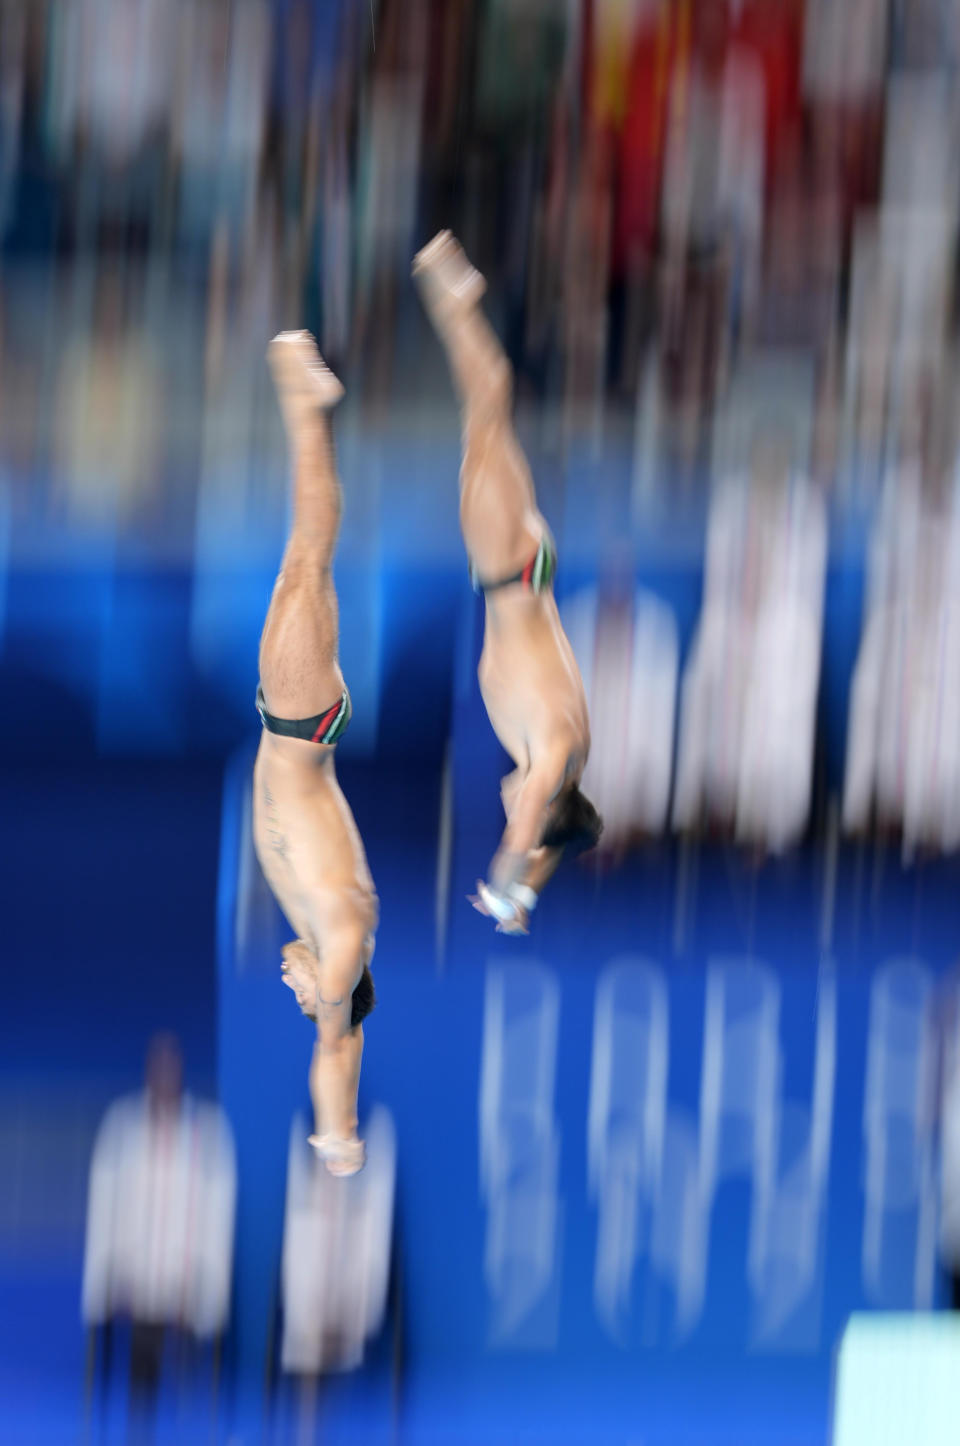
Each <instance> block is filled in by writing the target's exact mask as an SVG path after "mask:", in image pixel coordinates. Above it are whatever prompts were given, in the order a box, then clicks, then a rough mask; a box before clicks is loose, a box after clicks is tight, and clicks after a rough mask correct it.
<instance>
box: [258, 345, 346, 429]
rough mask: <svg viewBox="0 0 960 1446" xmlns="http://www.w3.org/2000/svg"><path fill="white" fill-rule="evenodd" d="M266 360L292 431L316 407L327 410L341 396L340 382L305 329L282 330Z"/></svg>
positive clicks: (306, 419) (269, 349) (307, 418)
mask: <svg viewBox="0 0 960 1446" xmlns="http://www.w3.org/2000/svg"><path fill="white" fill-rule="evenodd" d="M267 360H268V361H269V363H270V370H271V372H272V373H273V381H274V385H275V387H276V389H277V395H278V396H279V398H280V407H281V410H282V412H283V417H284V421H285V422H286V424H287V427H288V429H289V430H291V431H296V430H297V429H298V428H299V427H300V426H302V425H303V423H304V422H305V421H308V420H309V418H310V415H311V413H313V412H315V411H316V410H317V409H318V408H319V409H320V410H322V411H329V410H330V408H331V407H335V406H336V405H337V403H338V402H339V401H340V399H341V398H342V396H343V383H342V382H341V381H340V379H339V378H338V377H335V376H334V374H333V372H332V371H331V370H330V368H329V367H328V366H327V364H326V362H325V361H324V359H323V357H322V356H321V355H320V353H319V351H318V350H317V343H316V342H315V341H314V339H313V337H312V336H311V335H310V333H309V332H308V331H282V332H281V333H280V335H279V336H275V337H274V338H273V341H272V342H271V343H270V345H269V346H268V347H267Z"/></svg>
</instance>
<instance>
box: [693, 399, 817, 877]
mask: <svg viewBox="0 0 960 1446" xmlns="http://www.w3.org/2000/svg"><path fill="white" fill-rule="evenodd" d="M826 553H827V522H826V512H825V509H824V505H823V501H822V499H821V497H820V495H819V493H818V492H817V491H816V490H815V489H813V488H812V487H811V485H810V484H809V482H808V481H807V480H806V478H804V477H803V476H801V475H799V474H798V473H797V472H796V471H795V470H793V468H792V467H791V458H790V449H789V440H788V434H784V433H783V432H781V431H779V430H778V429H777V428H776V427H775V426H774V427H772V428H770V427H766V428H764V429H763V431H762V432H761V434H760V435H759V437H758V438H757V441H756V444H755V447H754V452H753V458H752V463H751V470H750V474H749V476H748V477H747V478H746V479H743V478H736V477H734V478H731V479H729V480H727V481H725V482H724V483H722V484H721V485H720V486H719V487H718V488H717V490H716V492H715V495H714V498H713V501H712V503H711V508H710V518H709V522H708V528H707V561H706V575H705V579H704V600H703V611H702V613H701V618H700V624H699V627H698V629H697V634H696V637H695V639H694V643H693V647H692V649H691V654H690V660H689V662H688V664H687V668H686V672H685V675H684V682H683V694H682V711H681V721H680V739H679V750H678V756H677V781H676V793H675V797H674V813H673V820H674V825H675V827H677V828H680V829H689V828H693V827H695V826H696V825H697V824H698V823H699V822H700V820H701V819H702V818H704V817H705V818H706V819H707V821H708V822H711V823H714V824H716V825H719V826H720V827H722V828H724V829H733V830H734V831H735V833H736V836H737V838H738V839H739V840H741V841H742V842H744V843H749V844H752V845H753V846H755V847H757V848H762V849H766V850H769V851H771V852H775V853H776V852H780V851H781V850H783V849H784V848H786V847H788V846H789V845H790V844H793V843H795V842H797V840H798V839H799V837H800V835H801V834H802V832H803V829H804V827H805V825H806V821H807V815H808V812H809V808H810V796H811V788H812V781H813V756H814V735H815V725H816V702H817V691H818V686H819V677H820V646H821V630H822V625H823V592H824V583H825V574H826Z"/></svg>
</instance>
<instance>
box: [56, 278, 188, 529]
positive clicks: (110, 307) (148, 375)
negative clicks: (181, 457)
mask: <svg viewBox="0 0 960 1446" xmlns="http://www.w3.org/2000/svg"><path fill="white" fill-rule="evenodd" d="M130 289H131V284H130V281H129V280H128V279H126V278H124V276H123V275H122V274H121V273H120V271H119V270H118V268H117V267H116V264H115V263H114V264H111V262H110V261H109V260H108V261H106V262H105V263H103V264H102V265H101V269H100V273H99V276H98V277H97V282H96V292H95V295H94V300H93V316H92V324H91V328H90V330H89V332H88V331H87V330H86V328H81V329H80V330H78V331H77V332H76V333H75V334H74V335H73V336H72V337H71V336H69V335H68V338H67V341H66V344H65V346H64V349H63V353H62V356H61V358H60V375H59V387H58V391H59V397H58V403H57V410H56V426H57V439H56V446H57V457H58V468H57V470H58V473H59V478H60V485H61V488H62V493H63V497H64V502H65V511H66V513H67V518H68V520H69V522H70V523H72V524H75V525H77V526H79V527H81V528H92V529H94V530H96V531H99V532H105V533H107V534H109V533H111V532H112V531H113V529H114V527H119V528H120V529H121V530H122V529H123V528H125V527H126V526H127V525H128V524H129V523H130V521H131V519H133V518H134V517H136V516H138V515H139V516H140V517H141V518H143V517H144V515H145V514H146V512H147V508H148V505H149V501H150V498H151V494H152V492H153V490H154V488H155V486H156V482H157V477H158V464H159V458H160V446H161V439H162V436H163V430H162V403H161V380H160V375H159V372H158V369H157V367H156V364H155V362H154V358H153V354H152V347H151V344H150V342H149V340H148V338H147V335H146V332H145V330H143V329H142V328H141V326H140V325H139V322H138V319H137V318H136V317H135V316H134V315H133V314H132V307H131V304H130V300H129V294H130Z"/></svg>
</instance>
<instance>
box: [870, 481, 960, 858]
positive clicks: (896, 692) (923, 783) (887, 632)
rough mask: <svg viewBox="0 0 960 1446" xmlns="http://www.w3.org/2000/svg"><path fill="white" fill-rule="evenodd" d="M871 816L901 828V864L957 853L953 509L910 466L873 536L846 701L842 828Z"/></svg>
mask: <svg viewBox="0 0 960 1446" xmlns="http://www.w3.org/2000/svg"><path fill="white" fill-rule="evenodd" d="M874 810H875V811H876V814H877V817H878V819H879V821H880V822H881V824H884V825H888V826H889V825H898V826H900V827H902V832H903V852H904V856H905V858H910V857H911V856H912V854H913V853H914V851H915V850H916V849H917V848H918V847H927V848H934V849H937V850H940V851H945V852H948V851H952V850H954V849H956V848H957V847H958V846H960V508H958V507H957V502H956V488H955V487H954V488H952V489H951V491H950V493H949V494H948V495H947V496H946V497H945V498H939V499H938V498H936V497H934V496H932V495H931V493H930V492H929V490H925V489H924V488H923V487H922V486H921V482H920V478H919V474H918V470H917V469H916V468H915V467H913V466H910V465H903V466H901V467H900V468H899V469H898V470H897V471H896V472H895V473H894V474H893V475H892V476H891V478H890V479H889V480H888V487H887V490H886V494H885V497H884V500H883V503H882V506H881V509H880V514H879V517H878V520H877V524H876V527H875V530H874V537H873V541H872V549H871V558H870V570H869V577H868V586H867V602H866V608H865V617H864V628H863V638H862V642H861V647H860V653H859V655H858V658H857V665H856V669H855V671H854V677H853V685H852V688H851V695H850V712H849V721H848V733H847V766H846V776H845V779H844V801H843V822H844V827H845V828H846V829H848V830H862V829H864V828H865V827H866V826H867V825H868V823H869V822H870V820H871V817H872V816H873V813H874Z"/></svg>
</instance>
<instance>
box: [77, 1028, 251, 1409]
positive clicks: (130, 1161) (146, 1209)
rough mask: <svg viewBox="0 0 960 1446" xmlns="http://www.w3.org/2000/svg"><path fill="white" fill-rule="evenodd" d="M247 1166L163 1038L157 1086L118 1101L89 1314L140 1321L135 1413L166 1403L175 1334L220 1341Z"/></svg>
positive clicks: (95, 1178) (155, 1063)
mask: <svg viewBox="0 0 960 1446" xmlns="http://www.w3.org/2000/svg"><path fill="white" fill-rule="evenodd" d="M235 1194H236V1166H235V1163H234V1152H233V1142H232V1137H231V1134H230V1129H229V1126H228V1124H227V1121H226V1119H225V1117H224V1115H223V1113H222V1111H221V1110H220V1109H219V1107H218V1106H217V1105H215V1104H212V1103H208V1102H206V1101H200V1100H195V1099H193V1098H192V1097H191V1096H190V1095H188V1094H186V1093H184V1091H183V1082H182V1062H181V1058H180V1051H179V1047H178V1046H177V1043H176V1041H175V1040H173V1039H172V1038H170V1037H168V1036H166V1035H160V1036H158V1037H157V1038H156V1039H154V1041H153V1043H152V1044H151V1046H150V1052H149V1055H148V1058H147V1075H146V1089H145V1090H144V1092H143V1093H142V1094H136V1095H130V1096H127V1097H125V1098H123V1099H120V1100H117V1102H116V1103H115V1104H113V1105H112V1106H111V1107H110V1109H109V1110H108V1112H107V1114H106V1116H105V1118H104V1120H103V1123H102V1125H101V1126H100V1130H99V1132H98V1134H97V1139H96V1144H95V1146H94V1151H93V1160H92V1163H91V1167H90V1194H89V1205H88V1213H87V1243H86V1252H85V1259H84V1272H83V1316H84V1320H85V1321H86V1322H87V1324H88V1325H90V1326H94V1327H96V1326H107V1327H109V1326H110V1325H111V1323H112V1322H114V1321H117V1320H125V1321H129V1322H130V1326H131V1345H130V1394H131V1411H132V1414H134V1415H136V1416H137V1418H138V1419H139V1420H140V1422H141V1423H143V1422H145V1421H146V1420H147V1419H148V1418H149V1416H150V1415H151V1414H152V1412H153V1410H154V1408H155V1404H156V1398H157V1392H158V1389H159V1384H160V1377H161V1372H162V1366H163V1357H164V1349H165V1342H166V1338H167V1336H168V1334H169V1333H171V1332H172V1333H186V1334H187V1335H189V1336H192V1337H196V1338H198V1339H200V1340H204V1339H209V1338H212V1337H215V1336H217V1335H219V1334H220V1333H221V1332H222V1331H223V1329H224V1327H225V1325H226V1321H227V1313H228V1310H229V1305H230V1280H231V1273H232V1268H233V1229H234V1209H235Z"/></svg>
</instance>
